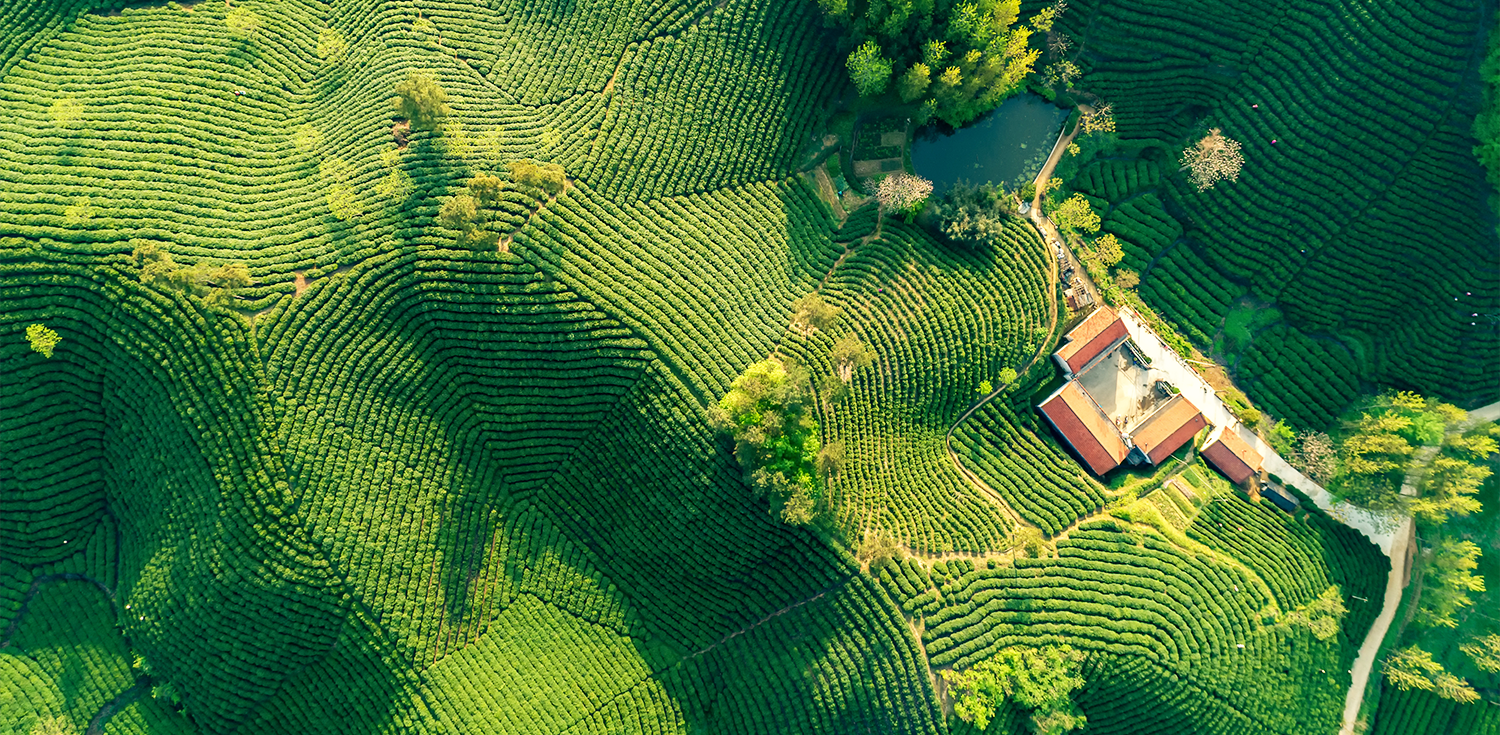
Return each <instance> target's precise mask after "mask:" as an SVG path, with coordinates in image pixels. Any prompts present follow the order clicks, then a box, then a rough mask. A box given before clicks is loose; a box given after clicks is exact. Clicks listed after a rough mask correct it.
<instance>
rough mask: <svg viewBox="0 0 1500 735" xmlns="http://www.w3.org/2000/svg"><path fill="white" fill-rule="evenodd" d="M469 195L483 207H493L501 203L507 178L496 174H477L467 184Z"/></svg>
mask: <svg viewBox="0 0 1500 735" xmlns="http://www.w3.org/2000/svg"><path fill="white" fill-rule="evenodd" d="M467 186H468V189H469V196H471V197H473V198H474V201H475V202H477V203H478V204H479V206H481V207H493V206H495V205H497V204H499V203H500V195H501V194H502V193H503V192H504V191H505V180H504V179H502V178H500V177H499V176H496V175H494V174H475V175H474V176H473V177H471V178H470V179H469V183H468V184H467Z"/></svg>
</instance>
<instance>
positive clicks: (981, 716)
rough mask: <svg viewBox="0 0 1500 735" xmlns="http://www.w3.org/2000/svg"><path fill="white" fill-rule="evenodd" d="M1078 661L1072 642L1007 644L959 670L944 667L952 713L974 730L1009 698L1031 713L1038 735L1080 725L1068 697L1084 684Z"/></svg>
mask: <svg viewBox="0 0 1500 735" xmlns="http://www.w3.org/2000/svg"><path fill="white" fill-rule="evenodd" d="M1083 660H1084V654H1083V652H1082V651H1078V650H1076V649H1074V648H1072V647H1071V646H1042V647H1040V648H1032V647H1030V646H1012V647H1010V648H1003V649H1001V650H1000V651H999V652H998V653H996V654H995V655H994V656H991V657H990V658H987V659H985V660H983V661H980V662H979V663H977V664H975V665H973V666H971V667H969V668H968V669H965V670H963V671H944V672H943V678H944V679H945V680H947V682H948V685H949V686H950V687H951V688H952V692H953V695H954V703H953V713H954V714H956V715H958V716H959V718H960V719H962V720H963V721H964V722H968V723H971V724H973V725H974V727H975V729H978V730H984V729H985V728H987V727H989V724H990V720H991V719H993V718H994V716H995V712H996V711H997V710H999V708H1000V707H1001V706H1002V705H1004V704H1005V702H1006V700H1008V699H1010V700H1014V701H1015V702H1016V703H1017V704H1019V705H1021V706H1023V707H1026V708H1027V709H1030V710H1031V711H1032V712H1031V727H1032V731H1033V732H1035V733H1037V735H1059V734H1060V733H1064V732H1068V731H1069V730H1076V729H1078V728H1080V727H1083V725H1084V723H1085V718H1084V716H1083V713H1082V712H1080V711H1079V709H1078V705H1076V704H1074V702H1073V698H1072V697H1073V692H1074V691H1077V690H1078V689H1079V688H1081V687H1082V686H1083V684H1084V681H1083V677H1082V676H1080V674H1079V671H1080V669H1081V668H1082V664H1083Z"/></svg>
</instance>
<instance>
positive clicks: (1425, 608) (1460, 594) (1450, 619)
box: [1416, 538, 1484, 628]
mask: <svg viewBox="0 0 1500 735" xmlns="http://www.w3.org/2000/svg"><path fill="white" fill-rule="evenodd" d="M1481 551H1482V550H1481V549H1480V548H1479V545H1478V544H1475V543H1474V542H1473V541H1469V540H1455V539H1448V538H1445V539H1441V540H1439V541H1438V542H1437V544H1435V545H1434V546H1433V548H1432V551H1431V561H1430V563H1429V565H1428V568H1427V571H1426V573H1425V580H1430V581H1425V580H1424V584H1423V585H1422V597H1421V599H1420V600H1419V601H1418V602H1417V615H1416V622H1417V624H1418V625H1424V626H1429V627H1437V626H1441V627H1445V628H1456V627H1458V618H1457V617H1455V616H1456V615H1457V613H1458V611H1459V609H1461V608H1465V607H1468V606H1470V605H1473V604H1474V600H1473V599H1472V598H1470V597H1469V593H1470V592H1483V591H1484V577H1480V576H1477V575H1475V574H1473V571H1474V569H1476V568H1477V567H1478V566H1479V555H1480V552H1481Z"/></svg>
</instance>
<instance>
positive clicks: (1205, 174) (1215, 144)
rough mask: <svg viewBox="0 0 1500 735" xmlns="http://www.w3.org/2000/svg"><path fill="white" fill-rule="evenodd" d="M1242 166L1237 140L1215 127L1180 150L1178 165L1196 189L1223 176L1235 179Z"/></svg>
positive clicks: (1223, 177)
mask: <svg viewBox="0 0 1500 735" xmlns="http://www.w3.org/2000/svg"><path fill="white" fill-rule="evenodd" d="M1244 166H1245V157H1244V156H1242V155H1240V144H1239V142H1238V141H1236V140H1233V139H1230V138H1226V137H1224V133H1223V131H1221V130H1219V129H1218V128H1214V129H1212V130H1210V131H1208V134H1207V135H1205V136H1203V139H1202V140H1199V141H1198V142H1197V143H1196V144H1195V145H1192V146H1190V147H1189V148H1188V149H1187V150H1185V151H1183V152H1182V168H1183V169H1184V170H1187V171H1188V178H1190V179H1191V180H1192V182H1193V185H1194V186H1196V187H1198V191H1207V190H1209V189H1210V188H1213V186H1214V184H1217V183H1219V182H1220V181H1223V180H1224V179H1229V180H1230V181H1238V180H1239V178H1240V169H1241V168H1243V167H1244Z"/></svg>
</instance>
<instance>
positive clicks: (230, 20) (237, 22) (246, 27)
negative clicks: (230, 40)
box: [224, 8, 260, 39]
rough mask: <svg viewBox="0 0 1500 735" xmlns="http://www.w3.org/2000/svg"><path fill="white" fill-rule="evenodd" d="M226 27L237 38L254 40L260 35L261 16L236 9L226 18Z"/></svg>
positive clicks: (243, 9)
mask: <svg viewBox="0 0 1500 735" xmlns="http://www.w3.org/2000/svg"><path fill="white" fill-rule="evenodd" d="M224 25H226V26H228V27H229V34H230V35H232V36H234V37H235V38H241V39H249V38H254V37H255V36H256V34H258V33H260V16H258V15H256V14H255V13H252V12H250V11H249V10H246V9H245V8H235V9H233V10H231V11H229V13H228V14H227V15H225V16H224Z"/></svg>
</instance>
